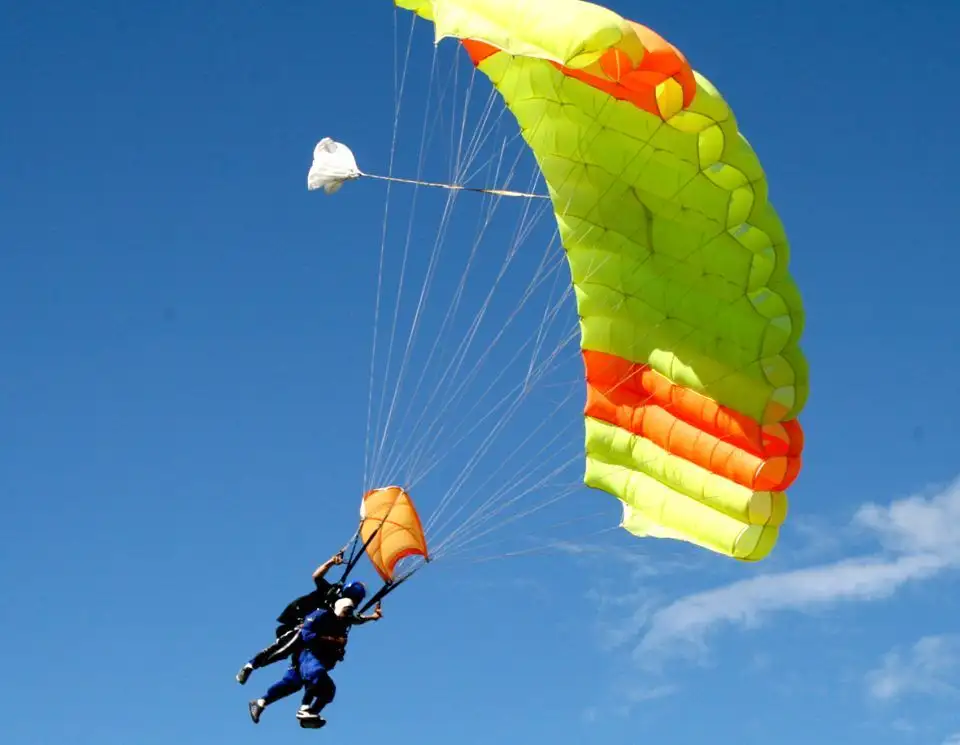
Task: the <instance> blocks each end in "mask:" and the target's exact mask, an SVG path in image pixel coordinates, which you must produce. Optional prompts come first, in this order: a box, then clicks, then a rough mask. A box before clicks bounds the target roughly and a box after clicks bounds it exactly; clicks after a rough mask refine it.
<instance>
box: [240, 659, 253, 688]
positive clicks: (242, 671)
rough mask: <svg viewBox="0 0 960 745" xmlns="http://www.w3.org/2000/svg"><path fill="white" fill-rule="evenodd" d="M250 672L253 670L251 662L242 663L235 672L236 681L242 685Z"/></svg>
mask: <svg viewBox="0 0 960 745" xmlns="http://www.w3.org/2000/svg"><path fill="white" fill-rule="evenodd" d="M252 672H253V665H251V664H250V663H249V662H248V663H247V664H246V665H244V666H243V667H241V668H240V672H239V673H237V682H238V683H239V684H240V685H243V684H244V683H246V682H247V678H249V677H250V673H252Z"/></svg>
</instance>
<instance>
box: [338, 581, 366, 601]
mask: <svg viewBox="0 0 960 745" xmlns="http://www.w3.org/2000/svg"><path fill="white" fill-rule="evenodd" d="M366 596H367V588H366V587H364V586H363V582H351V583H350V584H349V585H347V586H346V587H344V588H343V590H341V591H340V597H342V598H350V599H351V600H352V601H353V602H354V603H357V604H358V605H359V604H360V603H361V602H363V599H364V598H365V597H366Z"/></svg>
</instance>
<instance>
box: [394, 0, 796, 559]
mask: <svg viewBox="0 0 960 745" xmlns="http://www.w3.org/2000/svg"><path fill="white" fill-rule="evenodd" d="M395 2H396V4H397V5H398V6H399V7H402V8H406V9H408V10H411V11H413V12H414V13H416V14H418V15H420V16H421V17H423V18H424V19H426V20H428V21H431V22H433V24H434V30H435V38H436V39H437V40H440V39H443V38H454V39H458V40H459V41H460V43H461V44H462V46H463V48H464V50H465V51H466V53H467V54H468V55H469V57H470V59H471V61H472V62H473V64H474V65H475V66H476V68H477V69H478V70H479V71H480V72H481V73H483V74H484V75H486V77H487V78H488V79H489V80H490V82H491V83H492V84H493V85H494V86H495V88H496V89H497V90H498V91H499V93H500V95H501V96H502V97H503V100H504V102H505V103H506V106H507V107H508V109H509V110H510V111H511V112H512V114H513V116H514V117H515V118H516V121H517V123H518V125H519V130H520V132H521V134H522V136H523V138H524V140H525V142H526V144H527V145H528V146H529V148H530V149H531V150H532V152H533V155H534V157H535V158H536V160H537V163H538V165H539V167H540V169H541V172H542V174H543V177H544V181H545V182H546V185H547V188H548V190H549V194H550V197H551V199H552V201H553V207H554V210H555V216H556V220H557V226H558V228H559V232H560V238H561V241H562V243H563V247H564V250H565V252H566V255H567V259H568V261H569V265H570V270H571V276H572V281H573V287H574V291H575V296H576V303H577V310H578V314H579V316H580V331H581V338H580V342H581V349H582V355H583V363H584V368H585V372H586V375H585V378H586V380H585V383H586V407H585V410H584V414H585V419H584V429H585V442H586V448H585V475H584V481H585V483H586V484H587V485H588V486H591V487H594V488H597V489H600V490H603V491H606V492H609V493H610V494H612V495H614V496H616V497H617V498H618V499H619V500H621V501H622V502H623V520H622V522H621V525H622V527H623V528H625V529H626V530H628V531H629V532H631V533H633V534H635V535H638V536H656V537H663V538H673V539H679V540H683V541H688V542H690V543H693V544H696V545H699V546H701V547H705V548H707V549H709V550H712V551H716V552H718V553H720V554H723V555H726V556H731V557H735V558H737V559H741V560H747V561H752V560H758V559H762V558H763V557H765V556H766V555H767V554H769V552H770V551H771V549H772V548H773V546H774V544H775V542H776V540H777V537H778V534H779V529H780V525H781V524H782V522H783V521H784V519H785V516H786V513H787V498H786V494H785V490H786V489H787V487H789V486H790V484H791V483H792V482H793V481H794V479H795V478H796V476H797V474H798V473H799V471H800V455H801V450H802V447H803V435H802V431H801V428H800V425H799V423H798V422H797V416H798V414H799V413H800V411H801V410H802V409H803V406H804V404H805V402H806V399H807V395H808V389H809V382H808V369H807V363H806V360H805V358H804V356H803V354H802V353H801V351H800V348H799V339H800V335H801V333H802V331H803V325H804V311H803V304H802V300H801V297H800V293H799V291H798V289H797V287H796V285H795V283H794V281H793V279H792V278H791V276H790V274H789V273H788V264H789V258H790V250H789V245H788V242H787V238H786V235H785V232H784V228H783V226H782V224H781V222H780V218H779V217H778V215H777V213H776V211H775V210H774V208H773V206H772V204H771V203H770V201H769V199H768V187H767V179H766V176H765V174H764V171H763V169H762V167H761V165H760V162H759V159H758V158H757V155H756V153H755V152H754V151H753V149H752V148H751V146H750V144H749V143H748V142H747V140H746V139H745V138H744V137H743V135H742V134H741V133H740V131H739V130H738V128H737V120H736V118H735V116H734V115H733V112H732V111H731V110H730V107H729V106H728V105H727V103H726V102H725V101H724V99H723V98H722V97H721V95H720V93H719V92H718V91H717V90H716V88H715V87H714V86H713V85H712V84H711V83H710V81H709V80H707V79H706V78H705V77H704V76H703V75H701V74H700V73H699V72H697V71H695V70H694V69H693V68H692V67H691V66H690V64H689V63H688V62H687V60H686V58H685V57H684V56H683V54H682V53H681V52H680V51H679V50H678V49H676V47H674V46H673V45H672V44H670V43H669V42H668V41H666V40H665V39H663V38H661V37H660V36H659V35H658V34H657V33H655V32H654V31H652V30H650V29H649V28H646V27H645V26H642V25H640V24H638V23H634V22H632V21H629V20H626V19H624V18H621V17H620V16H619V15H618V14H617V13H615V12H613V11H612V10H609V9H607V8H604V7H601V6H599V5H596V4H593V3H588V2H581V1H580V0H524V2H517V0H395Z"/></svg>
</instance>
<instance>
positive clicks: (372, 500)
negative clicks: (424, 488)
mask: <svg viewBox="0 0 960 745" xmlns="http://www.w3.org/2000/svg"><path fill="white" fill-rule="evenodd" d="M371 536H372V538H371ZM360 538H361V540H362V541H363V543H364V545H366V547H367V549H366V551H367V557H368V558H369V559H370V563H372V564H373V567H374V569H376V570H377V574H379V575H380V577H381V579H383V581H384V582H393V581H394V570H395V568H396V566H397V564H398V563H399V562H400V560H401V559H404V558H407V557H408V556H422V557H423V558H424V559H425V560H428V559H429V554H428V553H427V539H426V538H425V537H424V535H423V526H422V525H421V524H420V516H419V515H418V514H417V508H416V507H415V506H414V504H413V500H411V499H410V495H409V494H407V492H406V491H404V490H403V489H401V488H400V487H399V486H387V487H383V488H381V489H374V490H373V491H370V492H367V493H366V494H365V495H364V497H363V502H362V503H361V505H360ZM368 541H369V543H368Z"/></svg>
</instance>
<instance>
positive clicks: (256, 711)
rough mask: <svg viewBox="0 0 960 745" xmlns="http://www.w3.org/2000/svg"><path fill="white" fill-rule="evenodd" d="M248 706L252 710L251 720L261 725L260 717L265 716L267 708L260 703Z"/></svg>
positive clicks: (251, 703)
mask: <svg viewBox="0 0 960 745" xmlns="http://www.w3.org/2000/svg"><path fill="white" fill-rule="evenodd" d="M247 706H248V708H249V709H250V718H251V719H252V720H253V723H254V724H259V723H260V715H261V714H263V710H264V709H265V708H266V707H265V706H264V705H263V704H261V703H260V702H259V701H251V702H250V703H249V704H248V705H247Z"/></svg>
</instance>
